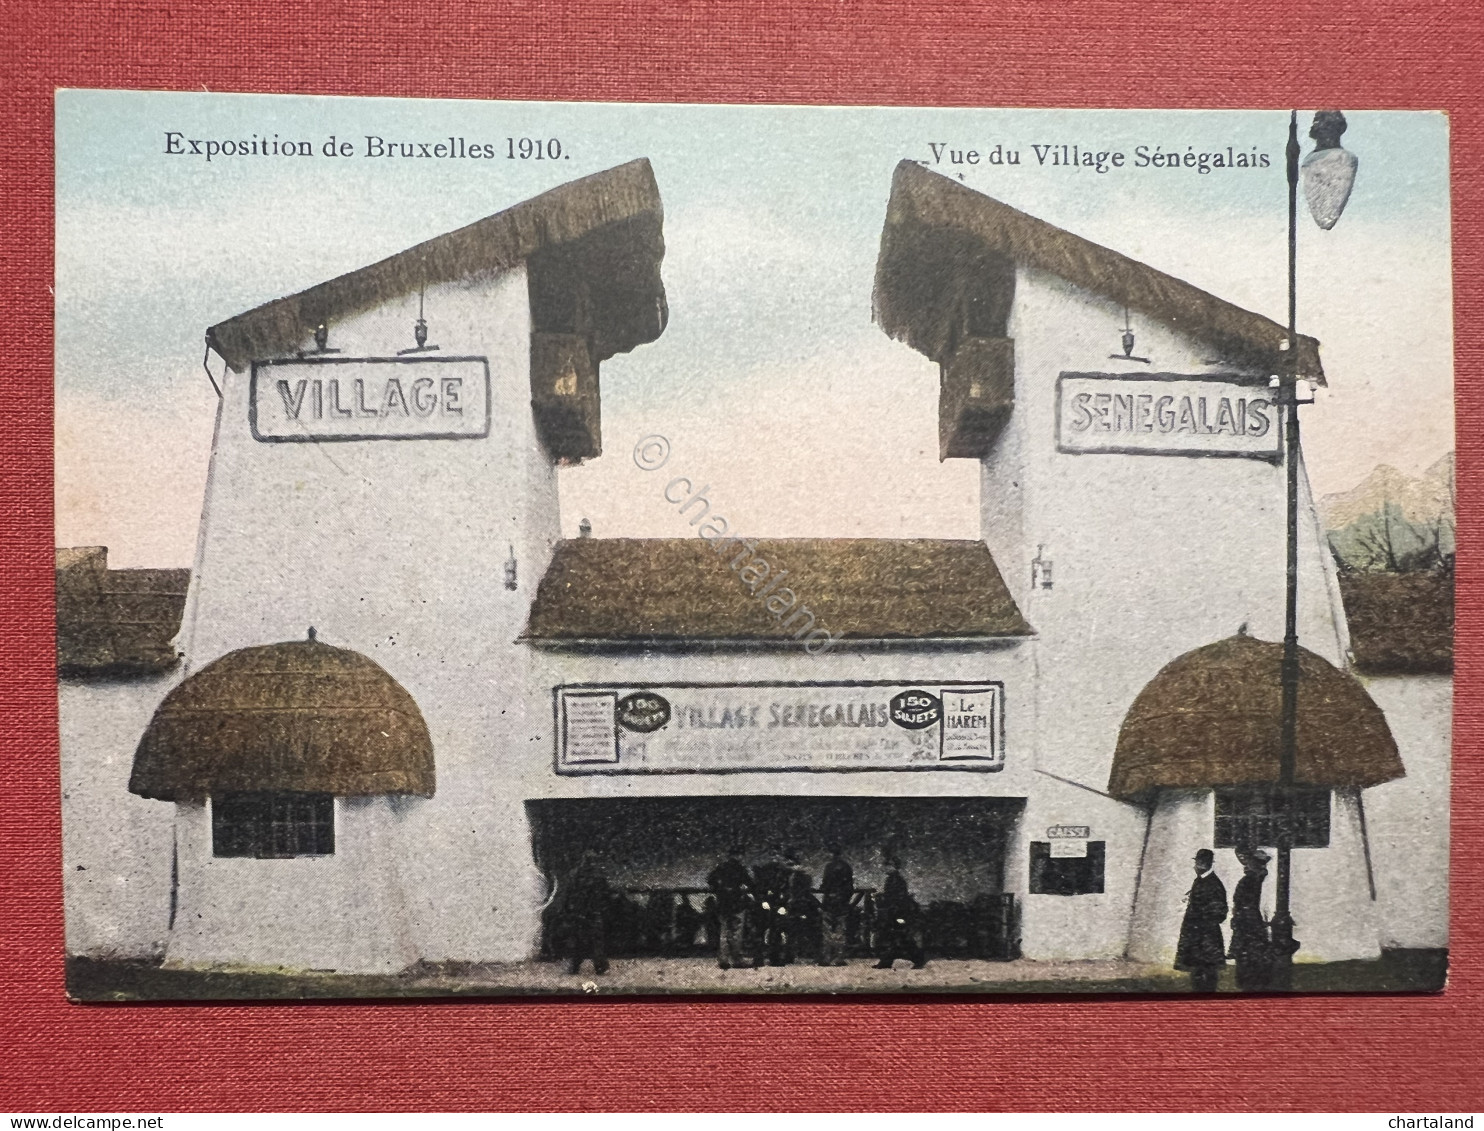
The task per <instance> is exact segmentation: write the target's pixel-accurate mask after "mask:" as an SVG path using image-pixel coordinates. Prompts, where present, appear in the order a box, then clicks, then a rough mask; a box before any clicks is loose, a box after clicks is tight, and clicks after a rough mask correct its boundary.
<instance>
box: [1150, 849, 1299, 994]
mask: <svg viewBox="0 0 1484 1131" xmlns="http://www.w3.org/2000/svg"><path fill="white" fill-rule="evenodd" d="M1237 859H1238V860H1239V861H1240V862H1241V865H1242V878H1241V879H1240V880H1238V881H1237V886H1236V888H1235V889H1234V890H1233V891H1232V899H1231V907H1230V911H1231V945H1230V946H1229V947H1228V946H1227V943H1226V939H1225V938H1224V936H1223V935H1222V932H1221V925H1222V923H1224V922H1225V921H1226V916H1227V911H1228V908H1227V900H1226V885H1225V884H1223V883H1222V882H1221V878H1220V877H1219V876H1217V875H1216V873H1215V871H1214V870H1213V869H1214V867H1215V864H1216V854H1215V853H1214V852H1212V851H1211V850H1210V849H1209V848H1202V849H1201V850H1199V851H1198V852H1197V853H1196V854H1195V882H1194V883H1192V884H1191V885H1190V892H1189V893H1188V894H1187V895H1186V897H1185V917H1184V919H1183V920H1182V921H1181V924H1180V941H1179V943H1178V945H1177V946H1176V949H1175V969H1177V970H1184V971H1187V972H1188V973H1189V974H1190V982H1191V988H1192V989H1194V990H1195V991H1196V992H1197V993H1213V992H1214V991H1215V989H1216V981H1217V978H1218V977H1219V976H1220V973H1221V968H1222V967H1223V966H1225V965H1226V960H1227V959H1228V958H1230V959H1232V961H1233V962H1235V963H1236V979H1237V989H1239V990H1265V989H1270V988H1272V985H1273V965H1274V963H1275V962H1276V961H1277V960H1278V959H1279V957H1280V955H1278V953H1277V951H1276V950H1275V946H1274V941H1273V938H1272V936H1271V934H1270V933H1269V926H1268V921H1267V920H1266V919H1265V918H1264V917H1263V913H1262V882H1263V880H1264V879H1265V878H1266V877H1267V874H1268V861H1269V860H1271V859H1272V857H1271V856H1270V855H1269V854H1268V853H1267V852H1265V851H1263V850H1262V849H1261V848H1251V847H1243V848H1238V849H1237Z"/></svg>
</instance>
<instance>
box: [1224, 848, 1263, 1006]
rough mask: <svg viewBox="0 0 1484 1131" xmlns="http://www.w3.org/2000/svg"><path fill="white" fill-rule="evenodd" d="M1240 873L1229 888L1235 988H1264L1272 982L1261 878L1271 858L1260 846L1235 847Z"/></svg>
mask: <svg viewBox="0 0 1484 1131" xmlns="http://www.w3.org/2000/svg"><path fill="white" fill-rule="evenodd" d="M1237 859H1238V860H1240V861H1241V862H1242V869H1243V875H1242V878H1241V879H1240V880H1238V881H1237V886H1236V889H1235V890H1234V891H1233V892H1232V945H1231V957H1232V960H1233V961H1234V962H1236V964H1237V989H1239V990H1266V989H1269V988H1270V987H1271V985H1272V972H1273V946H1272V940H1271V939H1270V938H1269V937H1268V921H1267V920H1266V919H1264V918H1263V917H1262V881H1263V880H1264V879H1266V878H1267V874H1268V861H1269V860H1271V859H1272V857H1271V856H1269V855H1268V854H1267V853H1266V852H1264V851H1263V850H1262V849H1260V848H1239V849H1237Z"/></svg>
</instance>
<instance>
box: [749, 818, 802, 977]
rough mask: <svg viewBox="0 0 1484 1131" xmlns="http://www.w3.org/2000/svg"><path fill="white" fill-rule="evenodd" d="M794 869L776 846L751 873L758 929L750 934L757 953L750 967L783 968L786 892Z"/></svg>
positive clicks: (786, 906)
mask: <svg viewBox="0 0 1484 1131" xmlns="http://www.w3.org/2000/svg"><path fill="white" fill-rule="evenodd" d="M792 880H793V869H792V868H790V867H789V866H788V859H787V856H786V854H785V852H784V850H783V846H782V845H775V846H774V848H773V851H772V852H770V853H769V854H768V858H767V859H766V860H765V861H763V862H762V863H761V864H758V865H757V866H756V867H754V868H753V869H752V897H753V908H754V914H755V916H756V919H757V928H756V930H754V931H753V936H754V939H755V945H756V946H757V953H756V954H755V955H754V956H753V965H754V966H761V965H762V964H763V963H764V962H766V963H767V964H768V965H769V966H782V965H784V961H783V959H784V947H785V944H786V942H787V934H786V931H787V926H788V888H789V884H790V882H791V881H792Z"/></svg>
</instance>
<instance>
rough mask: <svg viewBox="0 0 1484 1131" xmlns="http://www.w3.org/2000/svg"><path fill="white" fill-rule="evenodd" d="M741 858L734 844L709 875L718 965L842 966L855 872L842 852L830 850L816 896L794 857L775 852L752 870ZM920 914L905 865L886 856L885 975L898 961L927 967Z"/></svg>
mask: <svg viewBox="0 0 1484 1131" xmlns="http://www.w3.org/2000/svg"><path fill="white" fill-rule="evenodd" d="M742 856H743V850H742V848H741V846H734V847H733V848H732V850H731V851H730V852H728V853H727V858H726V859H725V860H723V861H722V862H721V863H720V864H718V865H717V866H716V867H715V868H713V869H712V871H711V874H710V875H709V876H707V877H706V886H707V887H708V888H710V889H711V892H712V894H713V896H714V898H715V900H716V912H717V916H718V919H719V924H720V931H719V934H720V945H719V946H718V949H717V965H718V966H720V967H721V968H722V969H723V970H729V969H731V968H732V967H734V966H735V967H746V966H752V967H754V968H756V967H759V966H763V965H768V966H787V965H789V964H790V963H792V962H794V961H795V960H796V959H797V958H800V957H804V956H807V955H813V957H814V958H815V960H816V961H817V962H818V963H819V965H821V966H844V965H845V943H846V933H847V928H848V926H849V922H850V913H851V907H852V905H853V903H854V901H855V896H856V891H855V870H854V869H853V868H852V867H851V866H850V863H849V861H847V860H846V859H845V857H844V854H843V850H842V849H841V847H840V846H839V845H838V844H832V845H830V859H829V861H828V862H827V863H826V864H825V866H824V873H823V875H822V876H821V878H820V885H819V892H818V897H817V898H816V895H815V889H814V878H813V877H812V876H811V875H809V873H808V872H807V871H805V870H804V868H803V867H802V866H801V864H800V862H799V858H798V856H797V855H796V854H795V853H794V852H792V851H790V850H788V849H785V848H782V847H777V848H774V849H773V851H772V853H771V854H770V855H769V856H768V857H767V859H765V860H763V861H762V862H760V863H758V864H756V865H754V866H753V867H752V868H751V869H749V868H748V867H747V866H746V865H745V864H743V863H742ZM917 910H918V908H917V902H916V900H914V899H913V898H912V893H911V891H910V890H909V889H908V887H907V881H906V878H905V877H903V875H902V865H901V861H899V860H897V859H896V858H894V857H892V856H888V857H887V858H886V884H885V888H884V890H883V893H882V896H881V898H880V899H879V900H878V901H877V903H876V913H877V915H878V916H879V919H880V923H879V928H880V929H879V932H878V936H879V939H880V946H879V948H878V949H879V951H880V953H879V955H878V958H879V961H878V962H877V964H876V965H877V967H878V968H879V969H888V968H889V967H890V966H891V964H892V963H893V962H894V961H895V960H896V959H898V958H907V959H910V960H911V962H912V965H913V968H914V969H918V970H920V969H922V968H923V967H924V966H926V965H927V958H926V956H925V955H924V954H923V952H922V946H921V944H920V943H919V942H918V941H917V936H916V933H915V929H914V928H915V920H916V918H917Z"/></svg>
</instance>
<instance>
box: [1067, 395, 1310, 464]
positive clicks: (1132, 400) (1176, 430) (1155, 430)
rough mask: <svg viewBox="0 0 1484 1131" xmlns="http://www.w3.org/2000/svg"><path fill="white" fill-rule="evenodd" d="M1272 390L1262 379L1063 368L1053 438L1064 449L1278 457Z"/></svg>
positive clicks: (1148, 453) (1277, 430)
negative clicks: (1067, 369) (1087, 371)
mask: <svg viewBox="0 0 1484 1131" xmlns="http://www.w3.org/2000/svg"><path fill="white" fill-rule="evenodd" d="M1275 396H1276V390H1273V389H1269V388H1268V386H1267V383H1266V382H1265V381H1249V380H1247V379H1245V378H1236V377H1232V376H1229V375H1228V376H1211V377H1206V376H1183V375H1180V374H1173V373H1134V374H1121V373H1120V374H1110V373H1063V374H1062V375H1061V376H1060V378H1058V380H1057V397H1056V442H1057V447H1058V448H1059V449H1060V450H1061V451H1063V452H1071V453H1074V454H1081V453H1091V452H1109V453H1122V454H1125V455H1160V456H1239V457H1245V458H1248V459H1265V460H1277V459H1278V458H1279V456H1280V455H1281V448H1280V435H1279V434H1280V432H1281V431H1282V429H1281V427H1280V421H1279V408H1278V406H1277V405H1276V404H1275V403H1274V401H1275Z"/></svg>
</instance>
